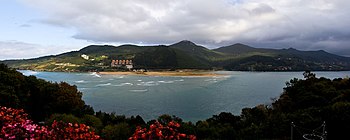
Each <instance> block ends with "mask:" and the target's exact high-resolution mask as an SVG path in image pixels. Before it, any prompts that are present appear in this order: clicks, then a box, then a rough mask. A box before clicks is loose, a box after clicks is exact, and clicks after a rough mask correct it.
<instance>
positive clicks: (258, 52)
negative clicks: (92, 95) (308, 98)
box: [2, 41, 350, 71]
mask: <svg viewBox="0 0 350 140" xmlns="http://www.w3.org/2000/svg"><path fill="white" fill-rule="evenodd" d="M82 55H86V56H88V59H86V58H83V57H82ZM115 59H130V60H133V65H134V68H135V69H163V70H164V69H165V70H174V69H214V70H216V69H225V70H243V71H304V70H350V58H348V57H342V56H337V55H334V54H330V53H327V52H325V51H298V50H295V49H292V48H290V49H281V50H278V49H262V48H253V47H250V46H247V45H244V44H234V45H231V46H225V47H220V48H217V49H213V50H210V49H207V48H205V47H203V46H199V45H196V44H194V43H193V42H190V41H181V42H178V43H175V44H172V45H169V46H165V45H159V46H136V45H121V46H117V47H116V46H110V45H90V46H87V47H85V48H83V49H81V50H79V51H73V52H67V53H64V54H60V55H57V56H46V57H41V58H35V59H28V60H6V61H3V62H2V63H5V64H7V65H8V66H10V67H12V68H17V69H31V70H42V71H117V70H119V71H120V70H121V69H116V68H115V67H111V61H112V60H115Z"/></svg>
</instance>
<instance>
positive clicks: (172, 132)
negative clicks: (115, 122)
mask: <svg viewBox="0 0 350 140" xmlns="http://www.w3.org/2000/svg"><path fill="white" fill-rule="evenodd" d="M179 128H180V124H179V123H177V122H175V121H171V122H169V123H168V124H167V125H166V126H163V125H162V124H161V123H159V122H158V121H157V122H155V123H154V124H151V125H150V126H149V129H148V130H147V129H146V128H141V127H140V126H138V127H137V128H136V130H135V133H134V134H133V135H132V136H131V137H130V138H129V140H140V139H141V140H152V139H157V140H158V139H160V140H162V139H164V140H174V139H175V140H180V139H189V140H196V139H197V138H196V136H194V135H186V134H183V133H179V132H178V129H179Z"/></svg>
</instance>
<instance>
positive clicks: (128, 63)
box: [111, 59, 134, 70]
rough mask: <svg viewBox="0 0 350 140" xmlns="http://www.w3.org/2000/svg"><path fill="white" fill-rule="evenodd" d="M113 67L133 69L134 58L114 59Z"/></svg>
mask: <svg viewBox="0 0 350 140" xmlns="http://www.w3.org/2000/svg"><path fill="white" fill-rule="evenodd" d="M111 67H117V68H126V69H129V70H131V69H133V67H134V66H133V62H132V60H124V59H121V60H118V59H117V60H112V62H111Z"/></svg>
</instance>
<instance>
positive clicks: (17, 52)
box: [0, 41, 72, 60]
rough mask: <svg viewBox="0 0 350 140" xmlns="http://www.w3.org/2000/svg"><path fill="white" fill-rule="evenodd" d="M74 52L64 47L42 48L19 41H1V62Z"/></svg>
mask: <svg viewBox="0 0 350 140" xmlns="http://www.w3.org/2000/svg"><path fill="white" fill-rule="evenodd" d="M66 51H72V50H71V49H69V48H68V47H62V46H60V47H59V46H41V45H38V44H31V43H24V42H18V41H0V52H1V54H0V60H5V59H6V60H8V59H26V58H37V57H39V56H47V55H52V54H59V53H63V52H66Z"/></svg>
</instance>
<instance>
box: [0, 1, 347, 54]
mask: <svg viewBox="0 0 350 140" xmlns="http://www.w3.org/2000/svg"><path fill="white" fill-rule="evenodd" d="M0 3H1V4H0V20H1V22H0V31H1V32H0V60H4V59H19V58H32V57H37V56H43V55H49V54H58V53H62V52H66V51H72V50H79V49H81V48H83V47H84V46H86V45H89V44H112V45H120V44H124V43H133V44H172V43H175V42H178V41H181V40H191V41H193V42H195V43H197V44H201V45H204V46H206V47H208V48H217V47H220V46H225V45H231V44H234V43H244V44H247V45H251V46H253V47H257V48H291V47H292V48H296V49H299V50H326V51H328V52H331V53H336V54H339V55H343V56H350V46H349V44H350V10H349V8H350V1H349V0H1V1H0Z"/></svg>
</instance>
